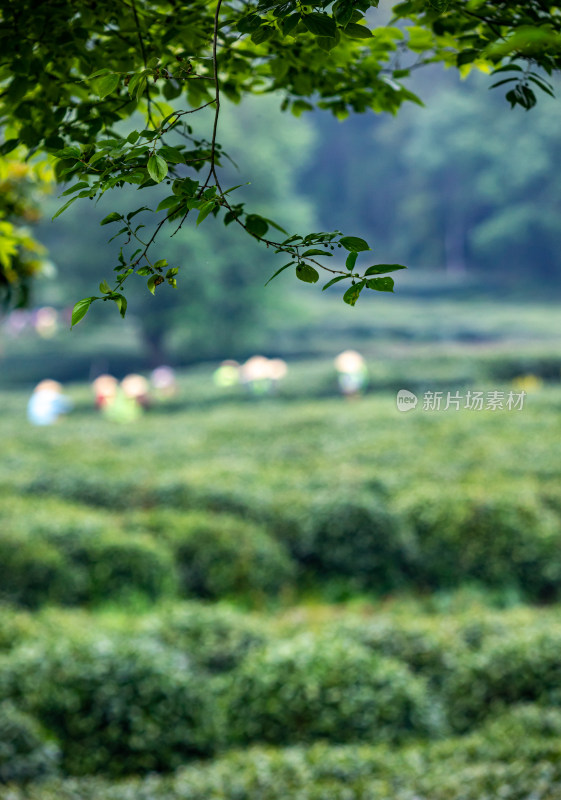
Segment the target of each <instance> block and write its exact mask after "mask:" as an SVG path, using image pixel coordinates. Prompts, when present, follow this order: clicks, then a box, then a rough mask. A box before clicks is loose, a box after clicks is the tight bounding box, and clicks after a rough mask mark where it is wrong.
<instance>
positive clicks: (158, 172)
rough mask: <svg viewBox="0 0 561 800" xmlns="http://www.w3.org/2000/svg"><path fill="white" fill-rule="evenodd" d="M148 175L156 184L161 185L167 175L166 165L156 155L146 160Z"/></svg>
mask: <svg viewBox="0 0 561 800" xmlns="http://www.w3.org/2000/svg"><path fill="white" fill-rule="evenodd" d="M148 174H149V175H150V177H151V178H152V180H153V181H155V182H156V183H161V182H162V181H163V179H164V178H165V177H166V175H167V174H168V165H167V164H166V162H165V161H164V159H163V158H162V157H161V156H159V155H157V154H156V153H154V155H152V156H150V158H149V159H148Z"/></svg>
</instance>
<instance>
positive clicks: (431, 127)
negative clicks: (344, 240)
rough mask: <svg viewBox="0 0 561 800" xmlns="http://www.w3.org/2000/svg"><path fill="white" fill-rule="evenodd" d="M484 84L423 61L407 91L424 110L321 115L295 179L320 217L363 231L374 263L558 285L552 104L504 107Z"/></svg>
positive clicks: (560, 146) (560, 148) (560, 190)
mask: <svg viewBox="0 0 561 800" xmlns="http://www.w3.org/2000/svg"><path fill="white" fill-rule="evenodd" d="M487 84H488V78H486V77H484V76H481V75H480V74H474V73H472V74H471V75H470V76H469V79H468V80H466V81H461V80H460V79H459V78H458V76H457V74H456V73H451V72H450V73H444V72H443V71H442V70H441V69H439V68H430V69H427V70H426V71H425V72H423V71H421V72H419V73H417V76H416V81H415V85H414V87H413V88H414V89H415V91H417V92H418V93H419V95H420V96H421V97H422V98H423V99H424V100H426V107H425V108H419V107H417V106H413V105H409V106H407V107H404V108H403V109H401V111H400V113H399V115H398V117H397V118H392V117H390V116H389V115H379V116H376V117H372V116H369V115H363V116H360V115H354V116H353V117H352V118H351V119H348V120H346V121H345V123H344V124H342V125H341V124H338V123H337V122H335V121H333V120H331V119H322V121H321V134H322V135H321V145H320V147H319V149H317V150H316V151H315V153H314V159H313V161H312V163H311V164H310V166H309V168H308V173H307V175H306V176H305V185H306V186H307V187H308V190H309V191H310V192H311V193H312V194H313V196H314V197H315V198H317V202H318V203H319V213H320V223H321V224H325V225H329V220H330V219H333V218H335V217H336V216H337V218H339V219H341V224H342V225H346V226H349V227H350V226H352V225H354V227H355V230H356V231H357V233H358V235H361V234H366V233H367V234H368V237H369V239H370V241H372V242H376V243H377V248H378V250H377V252H376V257H379V258H380V260H391V261H399V262H401V263H404V264H408V265H409V266H410V267H422V268H425V269H435V270H447V271H449V272H465V271H468V270H469V271H470V272H472V273H481V274H482V275H485V276H489V275H490V274H492V275H493V276H494V277H497V278H499V279H500V280H501V282H506V283H512V282H513V281H517V282H518V281H524V280H525V279H526V278H529V279H531V280H532V281H534V280H535V279H536V278H540V279H544V280H547V281H548V283H551V282H556V283H559V282H560V279H561V248H560V244H561V241H560V233H559V232H560V230H561V182H560V180H559V174H558V164H559V163H560V160H561V140H560V139H559V135H558V132H559V130H560V128H561V106H560V104H559V101H558V100H554V99H550V98H547V97H546V98H544V99H543V102H540V104H539V105H538V107H536V108H535V109H533V112H532V113H531V114H526V113H524V112H522V111H521V110H520V109H516V110H513V111H511V110H509V108H508V106H507V105H506V103H505V100H504V97H502V95H500V94H499V93H497V92H489V91H487V90H486V88H487ZM322 163H323V164H325V165H328V166H329V168H328V169H322V168H321V164H322Z"/></svg>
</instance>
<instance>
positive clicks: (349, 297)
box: [343, 283, 364, 306]
mask: <svg viewBox="0 0 561 800" xmlns="http://www.w3.org/2000/svg"><path fill="white" fill-rule="evenodd" d="M363 289H364V283H355V284H353V286H349V288H348V289H347V291H346V292H345V294H344V295H343V300H344V301H345V303H347V305H349V306H354V304H355V303H356V301H357V300H358V296H359V294H360V293H361V292H362V290H363Z"/></svg>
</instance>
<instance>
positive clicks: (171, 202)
mask: <svg viewBox="0 0 561 800" xmlns="http://www.w3.org/2000/svg"><path fill="white" fill-rule="evenodd" d="M180 205H181V198H180V197H178V196H177V195H175V194H170V196H169V197H166V198H165V199H164V200H162V202H161V203H160V205H159V206H158V208H157V209H156V211H164V209H166V208H177V207H178V206H180Z"/></svg>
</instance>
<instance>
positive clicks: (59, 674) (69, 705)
mask: <svg viewBox="0 0 561 800" xmlns="http://www.w3.org/2000/svg"><path fill="white" fill-rule="evenodd" d="M0 684H1V685H3V686H4V692H5V693H6V694H8V695H9V696H10V697H11V699H12V700H13V702H17V703H18V705H19V706H20V707H21V708H23V709H24V710H25V711H27V712H28V713H31V714H33V715H34V716H35V717H36V718H37V719H38V720H39V722H40V723H41V724H42V725H43V726H44V727H45V729H46V730H48V731H49V732H50V733H51V734H53V735H54V736H56V737H57V739H58V741H59V743H60V746H61V750H62V767H63V769H64V770H65V771H66V772H67V773H69V774H76V775H84V774H88V773H95V772H107V773H109V774H111V775H114V776H116V775H123V774H127V773H131V772H137V773H142V772H150V771H154V770H156V771H167V770H170V769H174V768H176V767H178V766H179V765H181V764H182V763H184V762H185V761H186V760H188V759H189V758H193V757H194V756H201V755H207V754H209V753H210V752H211V751H212V749H213V746H214V743H215V742H216V740H217V738H218V734H217V732H216V730H215V729H214V728H213V725H214V722H215V715H216V709H217V708H218V706H217V705H216V704H215V703H213V702H212V698H211V695H212V692H211V687H210V685H209V682H208V680H206V681H205V680H203V679H202V678H201V677H200V676H199V675H198V674H197V673H196V671H195V670H194V669H193V668H192V667H191V666H190V664H189V661H188V659H187V658H186V657H185V656H184V655H182V654H180V653H178V652H177V651H174V650H171V649H170V648H166V647H164V646H162V645H161V644H160V645H158V644H157V643H155V642H151V641H149V640H136V641H135V640H130V639H127V638H123V637H114V638H113V639H111V638H109V637H103V635H101V636H100V635H99V633H98V636H97V637H93V636H92V637H90V638H88V637H84V638H83V639H77V638H74V640H71V639H66V640H65V639H61V640H57V638H56V637H55V636H52V637H50V638H44V639H43V640H42V641H40V642H39V643H37V644H29V645H25V646H22V647H21V648H18V649H16V650H14V651H12V653H11V654H10V655H9V656H8V657H6V658H5V660H4V663H3V666H2V675H1V679H0Z"/></svg>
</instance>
